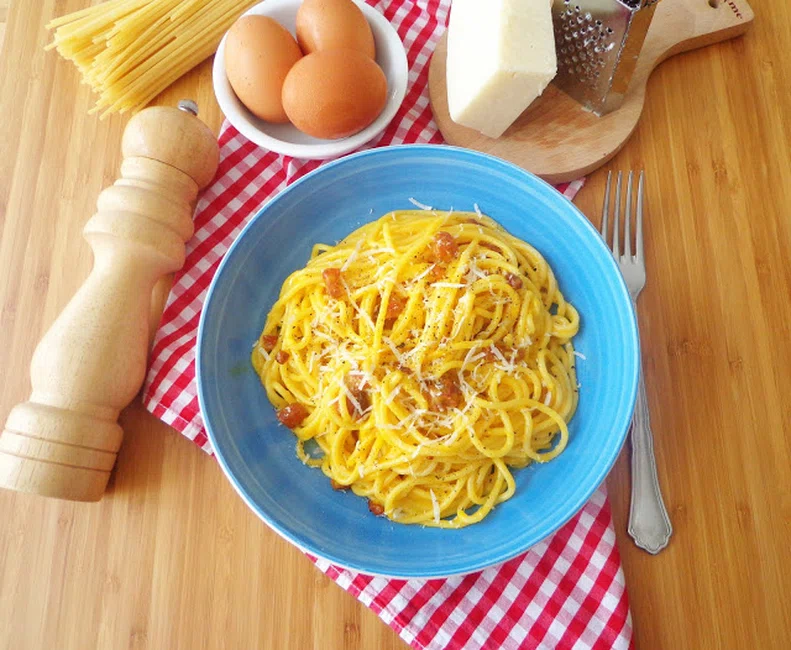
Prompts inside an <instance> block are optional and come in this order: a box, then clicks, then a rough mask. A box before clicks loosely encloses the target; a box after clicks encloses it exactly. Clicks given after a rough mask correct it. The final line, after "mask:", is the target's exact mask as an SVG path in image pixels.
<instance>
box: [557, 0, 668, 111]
mask: <svg viewBox="0 0 791 650" xmlns="http://www.w3.org/2000/svg"><path fill="white" fill-rule="evenodd" d="M658 2H659V0H554V1H553V5H552V20H553V23H554V27H555V46H556V51H557V58H558V74H557V76H556V77H555V80H554V83H555V85H556V86H558V87H559V88H561V89H562V90H564V91H565V92H566V93H568V94H569V95H571V96H572V97H573V98H574V99H576V100H577V101H578V102H580V103H581V104H582V105H583V106H585V108H587V109H589V110H591V111H593V112H594V113H596V114H597V115H604V114H605V113H609V112H610V111H613V110H615V109H616V108H618V107H619V106H620V105H621V102H622V101H623V98H624V96H625V95H626V91H627V89H628V88H629V81H630V80H631V78H632V74H633V73H634V69H635V66H636V65H637V57H638V56H639V54H640V50H641V49H642V47H643V41H644V40H645V36H646V34H647V33H648V27H649V26H650V25H651V19H652V18H653V17H654V10H655V9H656V5H657V3H658Z"/></svg>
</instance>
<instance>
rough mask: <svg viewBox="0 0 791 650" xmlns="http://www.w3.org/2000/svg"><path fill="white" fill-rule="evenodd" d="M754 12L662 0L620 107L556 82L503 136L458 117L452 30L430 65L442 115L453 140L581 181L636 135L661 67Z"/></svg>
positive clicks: (736, 27)
mask: <svg viewBox="0 0 791 650" xmlns="http://www.w3.org/2000/svg"><path fill="white" fill-rule="evenodd" d="M753 18H754V14H753V11H752V9H751V8H750V6H749V5H748V3H747V1H746V0H662V1H661V2H659V4H658V5H657V7H656V13H655V14H654V17H653V21H652V22H651V26H650V28H649V30H648V35H647V36H646V39H645V42H644V43H643V47H642V50H641V51H640V56H639V58H638V61H637V67H636V68H635V71H634V74H633V76H632V80H631V83H630V85H629V89H628V91H627V93H626V96H625V98H624V100H623V104H622V105H621V106H620V108H618V109H616V110H615V111H613V112H611V113H608V114H606V115H603V116H602V117H597V116H596V115H595V114H593V113H592V112H590V111H587V110H585V109H584V108H583V107H582V105H581V104H579V103H578V102H576V101H575V100H573V99H571V97H569V96H568V95H566V94H565V93H564V92H563V91H561V90H559V89H558V88H556V87H555V86H554V85H552V84H550V86H549V87H548V88H547V89H546V91H545V92H544V94H543V95H542V96H541V97H539V99H538V100H536V101H535V102H534V103H533V104H532V105H531V106H530V107H529V108H528V109H527V110H526V111H525V112H524V113H522V115H521V116H520V117H519V119H518V120H517V121H516V122H515V123H514V124H512V125H511V127H510V128H509V129H508V130H507V131H506V132H505V133H504V134H503V135H502V136H501V137H499V138H497V139H493V138H489V137H487V136H485V135H482V134H481V133H479V132H478V131H475V130H473V129H469V128H467V127H464V126H461V125H459V124H456V123H455V122H453V120H451V119H450V115H449V113H448V93H447V87H446V83H445V62H446V57H447V43H446V40H447V35H445V36H443V37H442V39H441V40H440V42H439V43H438V44H437V47H436V49H435V51H434V55H433V57H432V59H431V66H430V68H429V95H430V99H431V108H432V110H433V112H434V119H435V120H436V122H437V125H438V126H439V129H440V131H441V132H442V135H443V137H444V138H445V140H446V141H447V142H448V144H453V145H458V146H460V147H467V148H468V149H476V150H478V151H483V152H485V153H490V154H492V155H495V156H498V157H500V158H504V159H505V160H509V161H511V162H513V163H515V164H517V165H519V166H520V167H523V168H524V169H527V170H528V171H531V172H533V173H534V174H536V175H538V176H541V177H542V178H543V179H545V180H547V181H549V182H551V183H560V182H564V181H570V180H574V179H576V178H580V177H581V176H584V175H586V174H588V173H590V172H592V171H593V170H594V169H597V168H598V167H601V166H602V165H604V164H605V163H606V162H607V161H608V160H610V159H611V158H612V157H613V156H615V154H616V153H618V151H620V149H621V147H623V145H624V144H625V143H626V141H627V140H628V139H629V136H630V135H631V134H632V132H633V131H634V129H635V127H636V126H637V121H638V120H639V119H640V114H641V113H642V110H643V104H644V102H645V92H646V84H647V83H648V77H649V76H650V75H651V72H653V70H654V68H656V66H658V65H659V64H660V63H661V62H662V61H664V60H665V59H667V58H668V57H670V56H673V55H674V54H678V53H680V52H686V51H688V50H692V49H695V48H698V47H703V46H705V45H711V44H713V43H717V42H719V41H723V40H726V39H729V38H734V37H736V36H740V35H741V34H744V33H745V32H746V31H747V29H748V28H749V27H750V25H751V24H752V22H753Z"/></svg>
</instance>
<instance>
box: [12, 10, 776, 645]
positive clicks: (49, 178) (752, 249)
mask: <svg viewBox="0 0 791 650" xmlns="http://www.w3.org/2000/svg"><path fill="white" fill-rule="evenodd" d="M2 1H3V0H0V3H2ZM737 2H738V0H737ZM84 4H85V0H58V1H55V0H43V1H42V2H26V1H23V0H12V1H11V4H10V6H9V10H8V13H7V20H8V24H7V29H6V30H5V42H4V44H3V53H2V56H0V102H2V115H3V120H2V122H0V150H1V152H2V155H0V233H1V239H0V332H2V336H3V345H2V346H0V368H3V369H4V373H3V382H0V417H3V418H4V417H5V416H6V414H7V413H8V411H9V410H10V408H11V407H12V406H13V405H14V404H16V403H18V402H19V401H21V400H22V399H24V398H25V397H26V396H27V394H28V390H29V380H28V377H27V368H28V365H29V362H30V358H31V355H32V353H33V349H34V347H35V345H36V342H37V341H38V340H39V338H40V337H41V335H42V334H43V332H44V330H45V329H46V328H47V327H48V326H49V325H50V324H51V323H52V321H53V320H54V318H55V317H56V316H57V314H58V313H59V311H60V310H61V308H62V307H63V306H64V305H65V304H66V302H67V301H68V299H69V298H70V297H71V295H72V294H73V293H74V291H75V290H76V289H77V287H78V286H79V285H80V284H81V283H82V281H83V279H84V278H85V277H86V275H87V274H88V271H89V270H90V266H91V260H90V250H89V248H88V245H87V244H86V243H85V242H84V240H83V239H82V237H81V235H80V232H81V229H82V227H83V225H84V223H85V220H86V219H87V218H88V216H89V215H90V214H91V212H92V208H93V205H94V203H95V200H96V196H97V195H98V193H99V191H100V190H101V189H102V188H103V187H105V186H106V185H108V184H110V183H111V182H112V181H113V179H115V177H116V175H117V172H118V165H119V163H120V147H119V142H120V136H121V130H122V128H123V125H124V123H125V122H124V120H123V119H120V118H118V117H114V118H111V119H108V120H105V121H104V122H100V121H99V120H98V119H97V118H96V117H94V116H88V115H87V109H88V107H89V106H90V97H89V95H88V92H87V89H86V88H85V87H84V86H79V84H78V80H77V75H76V73H75V71H74V70H73V69H72V68H71V67H70V66H69V65H67V64H65V63H63V62H62V61H60V60H59V59H58V58H57V56H55V55H54V54H52V53H49V54H47V55H45V53H44V52H43V50H42V47H43V45H44V43H45V41H46V35H45V33H44V31H43V29H42V25H43V24H44V23H45V22H46V20H47V19H49V18H50V17H51V16H53V15H60V14H62V13H65V12H66V11H69V10H73V9H77V8H80V7H81V6H84ZM751 4H752V5H753V8H754V9H755V11H756V14H757V15H758V20H757V21H756V23H755V25H754V28H753V30H752V31H751V32H750V33H749V34H747V35H746V36H745V37H744V38H743V39H738V40H735V41H732V42H728V43H725V44H721V45H716V46H713V47H711V48H707V49H704V50H699V51H696V52H691V53H688V54H685V55H684V56H681V57H677V58H675V59H672V60H670V61H668V62H666V63H665V64H663V65H662V66H660V68H659V69H658V70H657V71H656V72H655V73H654V75H653V76H652V77H651V79H650V81H649V84H648V91H647V101H646V107H645V112H644V114H643V117H642V119H641V121H640V124H639V125H638V128H637V130H636V131H635V133H634V135H633V137H632V138H631V139H630V141H629V142H628V143H627V145H626V147H624V149H623V150H622V151H621V153H620V154H619V155H618V156H617V157H616V158H615V160H614V161H613V164H612V167H613V168H616V169H628V168H645V169H646V171H647V182H648V185H647V199H648V215H647V223H646V238H647V247H646V255H647V259H648V264H649V279H648V284H647V287H646V289H645V291H644V292H643V294H642V295H641V297H640V307H639V313H640V325H641V332H642V341H643V361H644V363H645V366H646V381H647V384H648V398H649V402H650V405H651V412H652V424H653V427H654V434H655V436H656V452H657V458H658V464H659V474H660V478H661V480H662V483H663V488H664V494H665V497H666V500H667V504H668V507H669V510H670V512H671V516H672V518H673V524H674V527H675V534H674V537H673V539H672V540H671V543H670V546H669V547H668V549H666V550H665V551H663V552H662V554H660V555H659V556H657V557H650V556H648V555H647V554H645V553H644V552H642V551H640V550H639V549H637V548H635V547H634V545H633V544H632V543H631V541H630V539H629V538H628V536H627V535H626V520H627V516H628V503H629V462H628V454H627V453H623V454H622V455H621V458H620V459H619V461H618V463H617V465H616V467H615V469H614V470H613V472H612V474H611V475H610V478H609V479H608V483H609V488H610V495H611V498H612V503H613V510H614V517H615V523H616V530H617V534H618V543H619V547H620V549H621V553H622V556H623V561H624V568H625V571H626V577H627V582H628V585H629V594H630V599H631V604H632V613H633V618H634V626H635V635H636V645H637V648H638V650H643V649H645V650H655V649H658V650H664V649H673V650H676V649H687V648H688V649H690V650H709V649H720V648H723V649H731V648H733V649H742V648H771V649H777V650H784V649H785V648H788V647H791V600H789V599H788V597H787V595H786V591H787V585H788V584H789V583H791V561H789V560H791V552H790V549H789V547H790V546H791V545H790V544H789V539H791V464H789V460H788V459H789V457H791V456H790V455H789V454H790V452H791V449H790V447H791V441H790V440H791V439H789V435H788V434H789V431H791V398H789V395H788V386H789V385H791V344H789V340H791V337H790V336H789V335H790V334H791V332H789V330H790V329H791V325H789V323H791V300H789V298H791V265H789V264H788V250H789V249H791V219H789V214H791V154H790V153H789V148H788V143H789V142H791V109H790V108H789V107H791V91H790V90H789V89H791V65H789V63H788V56H787V53H788V52H789V50H791V5H789V4H788V3H777V2H770V1H769V0H754V1H753V2H752V3H751ZM186 96H191V97H193V98H195V99H197V100H198V102H199V104H200V105H201V117H202V118H203V119H204V120H206V121H207V122H208V123H209V124H210V125H211V126H212V128H214V129H215V130H216V129H217V128H218V127H219V124H220V119H221V116H220V114H219V111H218V108H217V106H216V104H215V103H214V101H213V99H212V94H211V78H210V67H209V64H208V63H204V64H203V65H202V66H200V67H199V68H198V69H197V70H196V71H194V72H192V73H190V74H189V75H187V77H185V78H184V79H182V80H180V81H179V82H178V83H177V84H176V85H175V86H174V87H173V88H171V89H170V90H169V91H168V92H167V93H165V94H164V95H163V96H162V97H160V98H158V100H157V103H162V104H169V105H174V104H175V102H176V101H177V100H178V99H180V98H182V97H186ZM605 173H606V172H605V170H601V171H599V172H597V173H595V174H594V175H593V176H591V178H590V179H589V182H588V185H587V186H586V188H585V189H584V190H583V192H582V193H581V195H580V198H579V200H578V204H579V206H580V207H581V208H582V209H583V211H585V213H586V214H589V215H591V216H592V217H593V221H594V223H596V224H598V214H599V210H600V205H601V200H602V196H603V186H604V177H605ZM122 424H123V425H124V427H125V430H126V437H125V440H124V444H123V447H122V448H121V451H120V453H119V456H118V464H117V468H116V471H115V472H114V474H113V476H112V478H111V480H110V486H109V488H108V493H107V495H106V496H105V498H104V499H103V500H102V501H101V502H100V503H98V504H75V503H63V502H58V501H53V500H45V499H41V498H38V497H31V496H27V495H18V494H14V493H11V492H0V648H2V649H3V650H5V649H6V648H13V649H14V650H19V649H23V650H27V649H31V650H32V649H39V648H59V649H68V650H71V649H83V648H121V647H127V648H140V649H143V648H152V649H153V648H157V649H158V648H189V649H190V650H192V649H194V648H211V649H215V648H234V649H235V648H278V649H285V650H289V649H292V648H293V649H295V650H303V649H304V648H331V649H335V648H349V649H350V650H355V649H366V650H367V649H370V648H381V649H383V650H389V649H392V648H404V644H403V643H402V642H401V641H400V640H398V639H397V637H396V636H395V634H394V633H392V632H391V631H390V630H389V629H388V628H387V627H386V626H385V625H384V624H382V623H381V622H379V621H378V620H377V618H376V617H375V616H374V615H373V614H372V613H370V612H368V611H367V610H366V609H365V608H364V607H362V606H361V605H359V604H357V603H356V602H355V601H354V599H352V598H351V597H350V596H348V595H346V594H344V593H343V592H342V591H341V590H340V589H339V588H337V587H336V586H334V585H332V584H331V583H330V582H329V581H328V580H327V579H325V578H323V577H322V576H321V575H320V574H319V573H318V572H317V571H316V570H315V569H314V568H313V566H312V565H311V564H310V562H308V561H307V560H306V559H305V558H304V557H303V556H302V555H301V554H300V553H299V552H298V551H297V550H296V549H294V548H292V547H291V546H289V545H288V544H287V543H286V542H284V541H283V540H281V539H280V538H279V537H278V536H277V535H275V534H274V533H272V532H270V531H269V530H268V529H267V528H266V527H265V526H264V525H263V524H262V523H261V522H260V521H259V520H258V519H257V518H256V517H255V516H254V515H253V514H252V513H251V512H249V511H248V510H247V508H246V506H244V504H243V503H242V502H241V500H240V499H239V498H238V497H237V496H236V494H235V493H234V492H233V490H232V488H231V487H230V485H229V484H228V482H227V481H226V480H225V479H224V478H223V476H222V474H221V472H220V470H219V468H218V467H217V465H216V464H215V462H214V461H212V460H211V459H210V458H207V457H206V456H205V455H204V454H203V453H202V452H200V451H199V450H198V449H197V448H196V447H194V445H192V444H191V443H189V442H188V441H187V440H186V439H184V438H182V437H181V436H179V435H178V434H176V433H174V432H172V431H171V430H170V429H168V428H167V427H165V426H164V425H162V424H160V423H158V422H157V421H156V420H155V419H154V418H152V417H150V416H149V415H148V414H146V413H145V412H144V411H143V410H142V409H141V408H140V407H139V406H138V405H135V406H133V407H131V408H129V409H127V410H126V411H125V412H124V414H122Z"/></svg>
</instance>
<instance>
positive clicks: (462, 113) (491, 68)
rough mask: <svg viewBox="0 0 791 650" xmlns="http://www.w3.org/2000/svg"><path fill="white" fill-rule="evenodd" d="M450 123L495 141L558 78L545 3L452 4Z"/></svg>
mask: <svg viewBox="0 0 791 650" xmlns="http://www.w3.org/2000/svg"><path fill="white" fill-rule="evenodd" d="M446 69H447V86H448V108H449V109H450V117H451V119H452V120H453V121H454V122H456V123H457V124H462V125H464V126H468V127H470V128H473V129H476V130H477V131H480V132H481V133H483V134H484V135H488V136H489V137H491V138H498V137H500V136H501V135H502V134H503V132H504V131H505V130H506V129H507V128H508V127H509V126H511V124H513V122H514V121H515V120H516V118H517V117H519V115H520V114H521V113H522V111H524V110H525V109H526V108H527V107H528V106H529V105H530V104H531V103H532V102H533V101H534V100H535V99H536V98H537V97H538V96H539V95H541V93H543V92H544V89H545V88H546V87H547V85H548V84H549V82H550V81H552V78H553V77H554V76H555V73H556V72H557V58H556V56H555V36H554V33H553V30H552V11H551V2H550V0H453V4H452V6H451V10H450V21H449V23H448V60H447V68H446Z"/></svg>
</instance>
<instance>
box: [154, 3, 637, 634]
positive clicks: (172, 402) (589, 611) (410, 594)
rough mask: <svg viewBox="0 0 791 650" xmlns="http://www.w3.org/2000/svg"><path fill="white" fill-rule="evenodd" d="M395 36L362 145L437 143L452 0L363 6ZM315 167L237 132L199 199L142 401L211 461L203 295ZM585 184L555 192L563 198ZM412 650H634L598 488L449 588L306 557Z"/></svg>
mask: <svg viewBox="0 0 791 650" xmlns="http://www.w3.org/2000/svg"><path fill="white" fill-rule="evenodd" d="M367 2H368V3H369V4H371V5H373V6H374V7H376V8H377V9H378V10H379V11H380V12H381V13H383V14H384V15H385V16H386V17H387V18H388V20H390V22H391V23H392V24H393V25H394V26H395V27H396V29H397V30H398V33H399V34H400V36H401V39H402V40H403V42H404V45H405V46H406V49H407V58H408V60H409V86H408V89H407V94H406V97H405V99H404V102H403V104H402V106H401V108H400V110H399V111H398V114H397V115H396V117H395V118H394V119H393V121H392V122H391V124H390V125H389V126H388V127H387V129H385V131H384V133H383V134H382V135H381V136H380V137H379V138H377V140H376V141H374V142H372V143H370V144H369V145H368V146H377V145H386V144H400V143H404V142H424V143H425V142H430V143H437V144H439V143H441V142H442V138H441V136H440V134H439V133H438V131H437V128H436V125H435V124H434V121H433V119H432V115H431V108H430V107H429V101H428V91H427V85H428V63H429V59H430V57H431V53H432V51H433V49H434V45H435V44H436V42H437V40H438V39H439V37H440V36H441V34H442V32H443V31H444V30H445V25H446V24H447V18H448V12H449V9H450V0H378V1H377V0H367ZM320 164H321V163H320V162H317V161H301V160H295V159H292V158H288V157H284V156H279V155H277V154H274V153H271V152H268V151H265V150H263V149H261V148H259V147H258V146H256V145H255V144H253V143H251V142H249V141H248V140H246V139H245V138H244V137H243V136H241V135H240V134H239V133H238V132H237V131H236V130H235V129H234V128H233V127H232V126H230V125H228V124H227V123H226V124H224V125H223V128H222V132H221V134H220V167H219V170H218V172H217V176H216V178H215V180H214V182H213V184H212V185H211V186H210V187H209V188H208V189H207V190H206V191H205V192H204V193H203V196H202V197H201V199H200V201H199V203H198V207H197V212H196V215H195V229H196V230H195V235H194V237H193V238H192V240H191V241H190V242H189V243H188V246H187V259H186V263H185V265H184V268H183V270H182V271H181V272H180V274H179V275H178V276H177V278H176V280H175V283H174V286H173V290H172V292H171V294H170V298H169V300H168V304H167V306H166V308H165V313H164V315H163V318H162V324H161V326H160V329H159V331H158V333H157V336H156V339H155V342H154V348H153V353H152V361H151V367H150V370H149V373H148V377H147V381H146V386H145V391H144V403H145V405H146V407H147V408H148V409H149V410H150V411H151V412H152V413H153V414H154V415H156V416H157V417H159V418H161V419H162V420H164V421H165V422H167V423H168V424H170V425H172V426H173V427H175V428H176V429H178V430H179V431H181V432H182V433H183V434H184V435H185V436H187V437H188V438H190V439H191V440H194V441H195V442H196V443H197V444H198V445H200V446H201V447H202V448H203V449H204V450H205V451H207V452H210V453H211V446H210V444H209V441H208V439H207V437H206V433H205V430H204V428H203V421H202V420H201V415H200V411H199V409H198V397H197V388H196V384H195V343H196V338H197V331H198V320H199V317H200V311H201V308H202V306H203V301H204V298H205V295H206V291H207V289H208V287H209V284H210V283H211V280H212V277H213V276H214V273H215V271H216V270H217V267H218V265H219V263H220V260H221V259H222V257H223V255H224V254H225V252H226V251H227V250H228V247H229V246H230V245H231V242H233V240H234V239H235V238H236V236H237V235H238V234H239V232H240V231H241V229H242V227H243V226H244V225H245V223H247V221H248V220H249V218H250V217H251V216H252V215H254V214H255V213H256V212H257V211H258V209H259V208H260V207H261V205H263V204H264V203H265V202H266V201H267V200H268V199H269V198H271V197H272V196H274V195H275V194H276V193H277V192H279V191H280V190H282V189H283V188H284V187H285V186H286V185H288V184H289V183H291V182H293V181H294V180H296V179H297V178H299V177H301V176H303V175H304V174H306V173H307V172H309V171H311V170H313V169H316V168H317V167H318V166H319V165H320ZM581 186H582V181H577V182H574V183H570V184H567V185H564V186H561V187H559V189H560V191H562V192H563V193H564V194H565V195H566V196H567V197H569V198H570V199H571V198H573V197H574V195H575V194H576V193H577V191H578V190H579V188H580V187H581ZM312 559H313V561H314V562H315V563H316V565H317V566H318V567H319V568H320V569H321V570H322V571H323V572H324V573H325V574H327V575H328V576H329V577H331V578H332V579H333V580H335V581H336V582H337V583H338V584H339V585H340V586H341V587H343V588H344V589H346V590H347V591H349V592H350V593H352V594H354V596H356V597H357V598H358V599H359V600H360V601H361V602H362V603H364V604H365V605H366V606H368V607H370V608H371V609H373V610H374V611H375V612H376V613H377V614H378V615H379V616H380V617H381V618H382V620H383V621H385V622H386V623H387V624H388V625H390V626H391V627H392V628H393V629H395V630H396V631H397V632H398V633H399V634H400V636H401V638H402V639H404V641H406V642H407V643H409V644H411V645H412V646H413V647H414V648H426V649H430V650H440V649H443V650H444V649H457V648H581V649H594V648H595V649H602V650H604V649H610V648H616V649H625V648H630V647H632V626H631V616H630V613H629V604H628V600H627V596H626V589H625V584H624V576H623V572H622V570H621V561H620V556H619V554H618V549H617V547H616V545H615V532H614V529H613V525H612V519H611V516H610V508H609V505H608V503H607V498H606V494H605V491H604V488H603V487H602V488H601V489H599V490H598V491H597V492H596V493H595V494H594V496H593V497H592V498H591V500H590V501H589V502H588V503H587V504H586V505H585V507H584V508H583V509H582V510H581V511H580V512H579V513H578V514H577V515H576V516H575V517H574V518H573V519H572V520H571V521H570V522H569V523H568V524H566V525H565V526H564V527H563V528H562V529H561V530H560V531H558V532H557V533H556V534H555V535H553V536H552V537H551V538H549V539H548V540H545V541H544V542H541V543H540V544H537V545H536V546H534V547H533V548H531V549H530V550H529V551H528V552H527V553H525V554H524V555H521V556H519V557H517V558H515V559H513V560H511V561H509V562H506V563H505V564H502V565H499V566H496V567H492V568H490V569H487V570H485V571H481V572H478V573H473V574H470V575H467V576H460V577H455V578H449V579H444V580H388V579H385V578H374V577H371V576H366V575H363V574H358V573H354V572H351V571H347V570H345V569H341V568H339V567H336V566H333V565H331V564H329V563H328V562H326V561H324V560H321V559H318V558H312Z"/></svg>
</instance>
